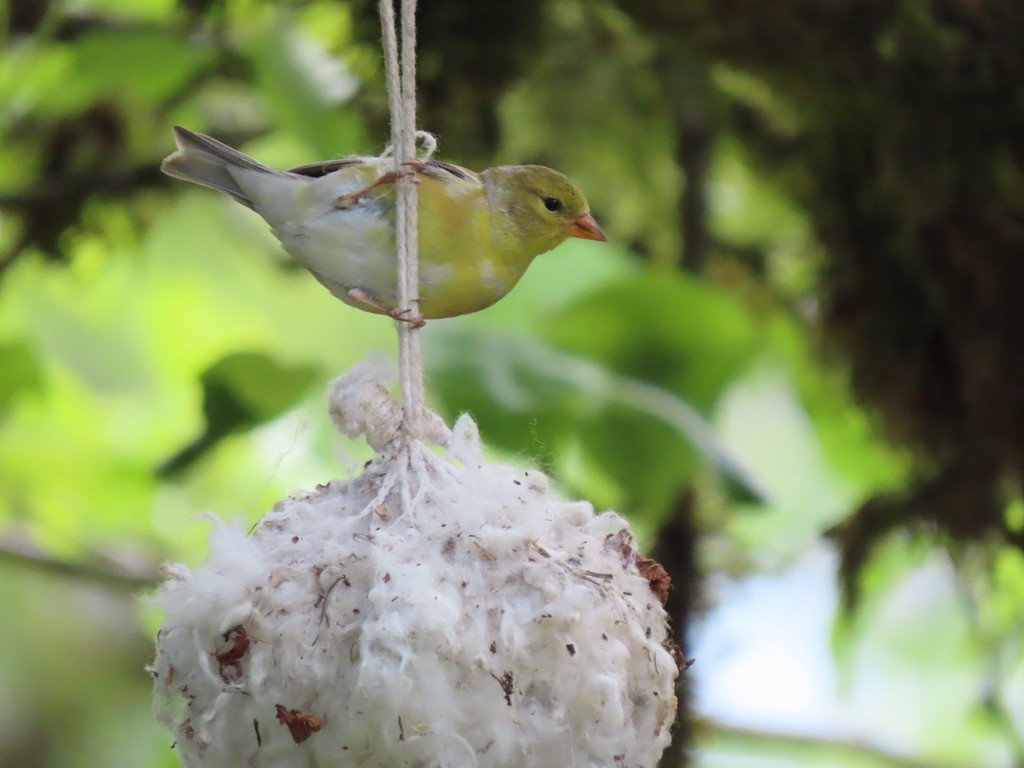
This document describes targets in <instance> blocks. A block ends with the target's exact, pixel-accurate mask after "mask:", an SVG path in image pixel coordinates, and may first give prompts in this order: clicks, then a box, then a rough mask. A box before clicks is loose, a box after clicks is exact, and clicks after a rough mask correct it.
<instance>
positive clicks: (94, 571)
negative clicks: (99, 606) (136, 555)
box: [0, 538, 159, 591]
mask: <svg viewBox="0 0 1024 768" xmlns="http://www.w3.org/2000/svg"><path fill="white" fill-rule="evenodd" d="M4 562H7V563H11V564H14V565H21V566H26V567H28V568H34V569H36V570H39V571H43V572H45V573H50V574H53V575H55V576H60V577H63V578H67V579H73V580H75V581H87V582H93V583H96V584H100V585H102V586H106V587H114V588H116V589H127V590H130V591H136V590H139V589H148V588H151V587H154V586H156V585H157V583H158V582H159V575H158V574H157V572H156V569H155V568H154V569H153V570H148V569H144V570H143V569H132V568H127V567H125V566H121V565H117V564H115V563H111V562H105V563H87V562H82V561H77V560H64V559H61V558H59V557H53V556H52V555H48V554H46V553H45V552H42V551H40V550H39V549H37V548H36V547H33V546H31V545H30V544H28V543H26V542H23V541H16V540H13V539H9V538H8V539H0V563H4Z"/></svg>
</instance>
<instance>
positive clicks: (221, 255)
mask: <svg viewBox="0 0 1024 768" xmlns="http://www.w3.org/2000/svg"><path fill="white" fill-rule="evenodd" d="M421 5H422V7H421V9H420V12H419V27H420V55H419V72H420V83H419V94H420V100H421V111H420V123H421V126H422V127H424V128H426V129H429V130H431V131H433V132H435V133H436V134H438V136H439V137H440V141H441V148H442V155H443V157H445V158H446V159H448V160H451V161H454V162H459V163H462V164H465V165H468V166H470V167H476V168H482V167H485V166H487V165H491V164H495V163H505V162H508V163H514V162H541V163H546V164H549V165H552V166H554V167H557V168H559V169H561V170H563V171H565V172H566V173H568V174H569V175H571V176H573V177H574V178H575V179H577V180H578V181H579V183H580V184H581V185H582V186H583V187H584V188H585V190H586V191H587V193H588V196H589V198H590V200H591V202H592V205H593V209H594V212H595V215H596V216H597V218H598V220H599V221H600V222H601V223H602V224H603V225H604V227H605V229H606V231H607V232H608V234H609V240H610V242H609V243H608V244H599V243H586V242H571V243H567V244H565V245H564V246H562V247H561V248H559V249H558V250H557V251H556V252H554V253H551V254H548V255H546V256H544V257H542V258H540V259H539V260H538V261H537V262H536V263H535V265H534V266H533V267H532V268H531V270H530V272H529V273H528V274H527V276H526V278H525V279H524V280H523V282H522V283H521V285H520V286H519V287H518V288H517V289H516V290H515V291H514V292H513V294H512V295H511V296H510V297H508V298H507V299H505V300H504V301H503V302H501V303H500V304H498V305H496V306H495V307H493V308H491V309H489V310H487V311H485V312H482V313H480V314H478V315H475V316H471V317H466V318H460V319H454V320H448V321H439V322H432V323H429V324H428V325H427V327H426V329H425V330H424V332H423V336H424V345H425V357H426V361H427V367H428V377H429V378H428V389H429V397H430V400H431V403H432V404H433V405H434V407H436V408H438V409H440V411H441V412H442V413H444V414H445V415H446V417H448V418H449V419H450V418H452V417H453V416H454V415H456V414H457V413H459V412H461V411H470V412H471V413H472V414H473V415H474V416H475V417H476V418H477V419H478V421H479V423H480V427H481V430H482V433H483V435H484V438H485V440H486V441H487V442H488V444H489V446H490V448H491V450H492V451H493V453H494V455H495V456H496V457H499V458H503V459H505V460H508V461H514V462H523V463H526V462H532V463H534V464H539V465H540V466H542V467H543V468H544V469H545V470H546V471H548V472H549V473H550V474H551V475H552V476H553V477H554V478H555V479H556V481H557V483H558V484H559V485H560V486H561V487H562V488H563V490H564V491H565V493H567V494H571V495H574V496H578V497H582V498H587V499H590V500H592V501H593V502H594V503H595V505H597V506H599V507H602V508H605V507H614V508H615V509H618V510H620V511H621V512H623V513H625V514H627V515H628V516H629V517H630V518H631V520H632V521H633V523H634V525H635V527H636V529H637V531H638V532H639V535H640V536H641V538H642V541H643V544H644V546H645V548H646V549H647V550H649V551H651V552H653V553H654V554H655V555H656V556H657V557H658V558H659V559H660V560H661V561H662V562H663V563H664V564H665V566H666V567H667V568H668V569H669V571H670V573H671V574H672V576H673V579H674V583H675V589H674V591H673V593H672V596H671V600H670V603H669V607H670V610H671V612H672V614H673V617H674V620H675V622H676V627H677V628H678V630H679V632H680V642H681V643H682V644H683V646H684V649H685V653H686V654H687V656H689V657H692V658H694V659H695V664H694V665H693V667H692V668H691V669H690V670H689V671H688V672H687V673H686V674H685V675H684V676H683V679H682V687H681V692H680V695H681V700H682V701H683V703H684V706H683V708H682V710H681V713H680V721H679V724H678V726H677V731H676V734H677V736H676V741H675V743H674V745H673V747H672V749H671V750H670V752H669V753H668V754H667V755H666V757H665V760H664V762H663V765H664V766H665V768H679V767H681V766H697V767H700V768H713V767H714V768H718V767H721V768H734V767H736V768H746V767H748V766H749V767H750V768H754V767H755V766H756V767H757V768H781V767H783V766H815V767H816V768H830V767H832V766H837V767H843V768H845V767H851V768H852V767H857V768H860V767H876V766H877V767H883V768H884V767H887V766H893V767H896V766H902V767H904V768H906V767H910V766H914V767H916V768H957V767H962V768H1009V767H1012V766H1024V671H1022V666H1021V657H1022V646H1021V643H1022V637H1024V556H1022V550H1024V501H1022V497H1021V486H1020V482H1021V470H1022V468H1024V455H1022V446H1024V363H1022V362H1021V345H1022V340H1024V320H1022V312H1021V303H1020V300H1019V296H1020V293H1021V290H1022V289H1024V45H1022V44H1021V41H1022V30H1024V4H1021V3H1020V2H1019V0H885V1H882V0H831V1H830V2H823V0H780V1H779V2H771V3H768V2H762V1H761V0H717V2H704V1H703V0H517V1H516V2H514V3H512V2H504V1H503V0H475V1H474V2H463V1H462V0H423V2H422V3H421ZM377 36H378V24H377V19H376V9H375V4H374V3H373V2H372V0H349V1H348V2H346V1H345V0H310V1H309V2H284V3H272V2H265V1H264V0H2V1H0V766H3V768H36V767H38V768H94V767H95V768H101V767H102V768H120V767H122V766H123V767H124V768H129V767H130V768H171V766H175V765H177V761H176V758H175V754H174V752H173V750H172V748H171V745H172V741H173V739H172V737H171V735H170V734H169V733H167V732H165V731H163V730H161V729H160V728H159V727H158V726H157V725H156V724H155V722H154V721H153V719H152V717H151V715H150V704H149V695H150V694H149V680H148V678H147V676H146V674H145V672H144V666H145V664H146V663H147V660H148V659H149V657H150V654H151V648H152V637H153V636H154V634H155V631H156V629H157V627H158V626H159V620H160V619H159V616H158V615H157V614H156V612H155V611H154V610H153V609H152V608H150V607H147V606H146V604H145V603H144V602H143V601H141V600H140V597H143V596H144V595H145V594H146V592H147V590H149V589H150V588H151V586H152V585H153V584H154V583H155V581H156V579H157V566H158V564H159V563H160V562H162V561H166V560H171V561H183V562H187V563H198V562H200V561H201V560H202V557H203V552H204V546H205V544H204V540H205V536H206V533H207V531H208V530H209V523H208V522H204V521H203V520H202V519H197V518H196V515H197V514H200V513H213V514H216V515H219V516H222V517H227V518H236V519H240V520H241V521H243V524H245V525H249V524H251V523H252V522H255V521H256V520H257V519H258V517H259V515H260V513H261V512H262V511H263V510H266V509H267V508H269V506H270V505H271V504H272V503H273V501H274V500H275V499H277V498H279V497H281V496H282V495H285V494H288V493H290V492H292V491H294V490H296V489H300V488H308V487H310V486H312V485H314V484H316V483H318V482H324V481H326V480H328V479H330V478H333V477H338V476H344V475H347V474H348V473H351V472H353V471H355V470H356V469H357V468H358V467H359V466H360V463H361V462H362V461H363V460H365V459H366V458H367V455H368V454H367V449H366V448H365V447H364V446H361V445H357V444H354V443H349V442H346V441H345V440H343V439H342V438H340V437H339V436H338V435H337V434H336V433H334V432H333V431H332V429H331V427H330V424H329V421H328V418H327V415H326V395H325V391H326V384H327V382H328V381H329V380H330V379H331V378H332V377H333V376H335V375H337V374H339V373H341V372H343V371H344V370H346V369H347V368H348V367H349V366H351V365H353V364H354V363H355V362H357V361H359V360H361V359H363V358H364V357H365V356H366V355H368V354H370V353H372V352H374V351H381V352H383V353H384V354H387V355H394V350H395V340H394V331H393V328H392V326H391V323H390V322H388V321H386V320H385V319H383V318H380V317H375V316H370V315H367V314H363V313H360V312H357V311H354V310H352V309H350V308H348V307H345V306H343V305H341V304H340V303H339V302H337V301H336V300H335V299H333V298H332V297H331V296H330V295H329V294H328V293H327V292H326V291H324V290H323V289H322V288H321V287H320V286H319V285H318V284H317V283H316V282H315V281H314V280H313V279H311V278H310V277H309V276H308V275H307V274H305V273H304V272H303V271H302V270H300V269H297V268H295V267H294V266H293V265H291V264H289V263H288V261H287V260H286V258H285V257H284V256H283V254H282V252H281V251H280V249H279V248H278V246H277V245H276V243H275V241H274V240H273V238H272V237H271V235H270V234H269V232H268V231H267V229H266V227H265V226H264V225H263V223H262V222H261V221H260V220H259V219H258V218H256V217H255V216H254V215H253V214H251V213H250V212H248V211H246V210H244V209H242V208H241V207H239V206H236V205H235V206H233V204H232V203H231V202H230V201H228V200H226V199H222V198H221V197H218V196H216V195H214V194H213V193H211V192H207V191H205V190H199V189H194V188H186V187H185V185H181V184H176V183H172V182H171V181H170V180H168V179H166V178H163V177H161V175H160V173H159V171H158V165H159V161H160V159H161V158H162V157H163V156H164V155H165V154H167V153H168V152H169V151H170V150H171V149H172V140H171V134H170V126H171V125H172V124H174V123H181V124H183V125H186V126H188V127H190V128H192V129H195V130H200V131H204V132H207V133H211V134H213V135H215V136H217V137H219V138H221V139H222V140H224V141H227V142H228V143H232V144H235V145H239V146H241V147H242V148H243V149H244V150H245V151H247V152H249V153H250V154H253V155H255V156H256V157H258V158H259V159H261V160H263V161H265V162H266V163H268V164H271V165H280V166H290V165H297V164H301V163H306V162H310V161H312V160H317V159H324V158H329V157H335V156H340V155H344V154H347V153H353V152H361V153H368V152H376V151H379V150H380V149H382V147H383V145H384V143H385V141H386V137H387V113H386V98H385V94H384V88H383V84H382V72H381V69H382V66H381V62H380V55H379V49H378V44H377Z"/></svg>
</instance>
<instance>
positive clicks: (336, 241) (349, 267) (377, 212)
mask: <svg viewBox="0 0 1024 768" xmlns="http://www.w3.org/2000/svg"><path fill="white" fill-rule="evenodd" d="M174 132H175V139H176V141H177V144H178V151H177V152H175V153H174V154H172V155H170V156H169V157H168V158H167V159H166V160H164V163H163V166H162V168H163V171H164V172H165V173H167V174H168V175H170V176H174V177H176V178H180V179H184V180H186V181H190V182H193V183H196V184H202V185H204V186H207V187H212V188H214V189H218V190H221V191H223V192H226V193H228V194H229V195H231V196H232V197H234V198H235V199H236V200H238V201H239V202H240V203H242V204H243V205H246V206H247V207H249V208H252V209H253V210H254V211H256V212H257V213H258V214H259V215H260V216H262V217H263V218H264V219H265V220H266V221H267V223H268V224H270V226H271V228H272V229H273V232H274V235H275V236H276V237H277V238H278V240H280V241H281V244H282V245H283V246H284V249H285V250H286V251H287V252H288V253H289V254H290V255H291V256H292V258H294V259H295V260H296V261H297V262H299V263H300V264H302V266H304V267H305V268H306V269H307V270H309V271H310V272H311V273H312V274H313V275H314V276H315V277H316V278H317V280H319V281H320V282H321V283H323V285H324V286H326V287H327V288H328V289H329V290H330V291H331V293H333V294H334V295H335V296H337V297H338V298H339V299H341V300H342V301H344V302H346V303H347V304H351V305H353V306H356V307H359V308H360V309H364V310H367V311H371V312H381V313H385V314H390V315H392V316H396V313H395V304H396V295H395V294H396V267H395V245H394V212H395V188H394V183H393V182H394V180H395V177H394V174H393V173H392V170H393V168H392V162H391V161H390V160H385V159H382V158H349V159H344V160H328V161H325V162H323V163H315V164H312V165H306V166H301V167H299V168H293V169H292V170H290V171H275V170H272V169H270V168H268V167H266V166H264V165H262V164H260V163H258V162H256V161H255V160H253V159H251V158H249V157H247V156H246V155H243V154H242V153H240V152H238V151H236V150H234V149H232V148H231V147H228V146H227V145H225V144H221V143H220V142H218V141H216V140H214V139H211V138H210V137H208V136H203V135H202V134H197V133H193V132H191V131H188V130H186V129H184V128H180V127H175V129H174ZM409 172H410V173H414V174H415V176H416V180H417V182H418V184H419V189H418V200H419V203H418V211H419V264H420V268H419V271H420V284H419V292H420V304H419V309H420V314H421V315H422V316H423V317H424V318H438V317H452V316H454V315H462V314H466V313H469V312H475V311H477V310H480V309H483V308H485V307H488V306H490V305H491V304H493V303H494V302H496V301H497V300H498V299H500V298H501V297H502V296H504V295H505V294H507V293H508V292H509V291H510V290H512V288H513V287H514V286H515V284H516V283H517V282H518V281H519V278H521V277H522V276H523V273H524V272H525V271H526V268H527V267H528V266H529V265H530V263H531V262H532V261H533V259H534V258H535V257H536V256H538V255H539V254H541V253H544V252H546V251H549V250H551V249H552V248H554V247H555V246H557V245H558V244H559V243H561V242H562V241H564V240H565V239H566V238H567V237H582V238H586V239H592V240H604V239H605V237H604V233H603V232H602V231H601V228H600V227H599V226H598V225H597V222H596V221H594V218H593V216H591V215H590V209H589V206H588V205H587V201H586V198H585V197H584V196H583V193H582V192H580V190H579V189H578V188H577V187H576V186H575V185H574V184H573V183H572V182H571V181H570V180H569V179H568V178H566V177H565V176H564V175H562V174H561V173H558V172H557V171H553V170H551V169H550V168H545V167H543V166H539V165H520V166H499V167H496V168H490V169H488V170H486V171H483V172H481V173H479V174H477V173H474V172H473V171H470V170H467V169H465V168H461V167H459V166H456V165H451V164H449V163H442V162H437V161H423V162H417V163H413V164H411V165H410V168H409ZM401 319H409V318H401Z"/></svg>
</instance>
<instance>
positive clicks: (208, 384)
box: [157, 352, 317, 477]
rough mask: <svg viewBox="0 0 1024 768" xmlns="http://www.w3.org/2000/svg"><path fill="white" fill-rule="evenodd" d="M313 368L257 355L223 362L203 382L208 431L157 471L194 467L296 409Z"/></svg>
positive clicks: (240, 354)
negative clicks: (233, 438)
mask: <svg viewBox="0 0 1024 768" xmlns="http://www.w3.org/2000/svg"><path fill="white" fill-rule="evenodd" d="M316 374H317V369H316V368H313V367H311V366H305V365H301V366H295V367H287V366H283V365H280V364H278V363H277V362H276V361H274V360H273V359H271V358H270V357H268V356H266V355H264V354H261V353H256V352H237V353H234V354H231V355H227V356H226V357H223V358H221V359H220V360H218V361H217V362H216V363H214V364H213V365H212V366H210V367H209V368H207V369H206V370H205V371H204V372H203V374H202V376H201V377H200V380H201V383H202V386H203V414H204V416H205V417H206V429H205V431H204V432H203V434H202V435H200V436H199V437H198V438H197V439H196V440H195V441H193V442H192V443H191V444H189V445H188V446H186V447H185V448H183V449H182V450H180V451H179V452H178V453H176V454H175V455H174V456H172V457H171V458H170V459H168V460H167V461H165V462H164V463H163V464H162V465H161V466H160V467H159V468H158V470H157V473H158V474H160V475H162V476H165V477H166V476H170V475H173V474H176V473H178V472H181V471H182V470H185V469H187V468H188V467H190V466H191V465H192V464H193V463H194V462H196V461H197V460H198V459H200V458H201V457H202V456H203V455H204V454H206V453H207V452H208V451H210V450H212V449H213V448H214V447H215V446H216V445H217V443H219V442H220V441H221V440H222V439H223V438H225V437H227V436H228V435H230V434H234V433H237V432H244V431H246V430H249V429H252V428H253V427H255V426H257V425H259V424H262V423H264V422H267V421H270V420H272V419H274V418H276V417H277V416H280V415H281V414H282V413H284V412H285V411H286V410H288V409H289V408H290V407H292V406H294V405H295V404H296V403H297V402H298V401H299V399H300V398H301V397H302V395H303V393H304V392H305V391H306V390H307V389H309V386H310V384H312V382H313V381H314V379H315V378H316Z"/></svg>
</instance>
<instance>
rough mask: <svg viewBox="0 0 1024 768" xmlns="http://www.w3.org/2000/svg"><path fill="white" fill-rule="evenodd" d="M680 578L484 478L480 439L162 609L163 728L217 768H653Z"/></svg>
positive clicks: (182, 580) (178, 584) (172, 576)
mask: <svg viewBox="0 0 1024 768" xmlns="http://www.w3.org/2000/svg"><path fill="white" fill-rule="evenodd" d="M364 373H365V369H364ZM361 375H362V374H361ZM357 378H358V377H357ZM372 380H373V377H372V376H369V377H366V378H363V379H362V384H361V385H359V386H358V387H356V389H355V391H356V392H358V391H360V387H362V391H364V392H365V391H366V387H367V386H368V383H369V382H371V381H372ZM350 381H351V380H350ZM336 392H337V389H336ZM357 399H358V398H357ZM346 407H347V406H346ZM334 410H335V403H334V402H332V413H333V412H334ZM373 413H374V414H377V415H376V416H370V417H369V420H368V421H369V422H370V423H366V424H365V425H364V429H365V431H367V432H373V433H374V434H376V435H377V436H378V437H380V435H382V434H384V433H385V432H386V431H387V429H389V428H390V427H388V425H387V424H385V423H384V422H386V421H387V420H388V419H390V418H392V415H393V414H392V412H391V411H390V410H389V409H388V408H387V407H380V406H379V404H378V406H377V407H375V410H373ZM389 414H391V415H389ZM346 418H348V417H346ZM389 423H390V422H389ZM663 573H664V572H663V571H660V569H659V567H657V566H655V565H652V564H651V561H647V560H644V559H642V558H639V557H638V556H637V555H636V554H635V552H634V551H633V548H632V545H631V543H630V538H629V534H628V527H627V524H626V522H625V521H624V520H623V519H622V518H621V517H619V516H618V515H616V514H615V513H613V512H605V513H602V514H595V513H594V511H593V509H592V508H591V507H590V505H589V504H586V503H582V502H570V501H566V500H564V499H561V498H559V497H558V496H557V495H556V494H554V493H553V492H552V491H551V490H550V489H549V487H548V481H547V478H546V477H545V476H544V475H543V474H541V473H538V472H535V471H533V470H530V471H522V470H517V469H514V468H511V467H508V466H504V465H499V464H491V463H489V462H487V461H485V460H484V458H483V455H482V451H481V449H480V443H479V435H478V434H477V430H476V425H475V424H473V422H472V421H471V420H470V419H469V418H468V417H462V418H461V419H459V421H458V422H457V423H456V426H455V429H454V432H453V436H452V439H451V442H450V447H449V450H448V453H447V454H446V455H437V454H435V453H432V452H431V451H429V450H428V449H426V448H425V447H423V446H422V445H421V444H420V443H418V442H411V443H405V442H401V441H397V440H396V441H395V442H392V443H390V444H389V445H387V446H386V447H385V448H384V450H383V451H382V452H381V453H380V454H379V455H378V456H377V458H375V459H374V460H373V461H372V462H370V463H369V464H368V465H367V467H366V468H365V470H364V471H363V473H362V474H361V475H360V476H358V477H356V478H354V479H352V480H349V481H346V482H342V481H335V482H331V483H328V484H327V485H322V486H319V487H318V488H317V489H316V490H315V491H313V492H310V493H301V494H297V495H295V496H292V497H290V498H287V499H284V500H282V501H280V502H278V503H277V504H276V505H275V507H274V508H273V510H272V511H271V512H270V513H268V514H267V515H266V516H265V517H264V518H263V519H262V520H261V521H260V523H259V524H258V526H257V527H256V528H255V529H254V530H253V531H252V532H251V533H249V534H247V533H245V532H244V531H243V530H242V529H240V528H237V527H233V526H229V525H224V524H221V523H217V524H215V527H214V532H213V535H212V536H211V541H210V554H209V557H208V560H207V562H206V563H205V564H204V565H203V566H202V567H200V568H196V569H193V570H189V569H186V568H184V567H183V566H177V567H173V568H172V569H170V570H169V571H168V572H167V575H168V579H167V581H166V582H165V584H164V586H163V587H162V588H161V590H160V592H159V593H158V595H157V596H156V598H155V599H156V602H157V603H158V604H159V605H160V606H162V608H163V609H164V611H165V612H166V623H165V625H164V626H163V628H162V629H161V631H160V634H159V636H158V640H157V652H156V660H155V662H154V664H153V666H152V673H153V676H154V678H155V693H156V699H157V705H158V713H159V715H160V716H161V718H162V719H163V721H164V722H165V723H167V724H168V725H169V726H170V727H172V728H173V729H174V730H175V731H176V739H177V749H178V751H179V753H180V756H181V758H182V761H183V763H184V764H185V765H187V766H197V767H198V766H203V767H204V768H205V767H211V768H235V767H237V768H292V767H294V768H300V767H301V768H310V767H313V766H315V767H316V768H334V767H335V766H338V767H339V768H340V767H341V766H352V767H353V768H354V767H355V766H394V765H408V766H421V767H422V768H429V767H432V766H438V767H440V766H446V767H449V768H461V767H462V766H467V767H468V766H480V767H481V768H512V767H513V766H514V767H515V768H524V767H525V768H532V767H534V766H535V767H536V768H549V767H550V766H559V768H577V767H579V768H584V767H586V768H596V767H597V766H622V767H623V768H640V767H643V766H649V767H653V766H654V765H655V764H656V763H657V761H658V758H659V757H660V755H661V753H662V751H663V749H664V748H665V746H666V745H667V744H668V741H669V728H670V725H671V723H672V721H673V718H674V713H675V707H676V700H675V696H674V684H675V678H676V675H677V673H678V667H677V664H676V661H675V660H674V658H673V654H672V652H671V651H670V650H669V647H670V645H671V643H670V639H669V634H668V629H667V625H666V615H665V612H664V610H663V608H662V605H661V601H660V600H659V594H662V593H663V590H664V588H665V582H664V578H663ZM656 577H657V578H656ZM659 579H661V581H660V582H659Z"/></svg>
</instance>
